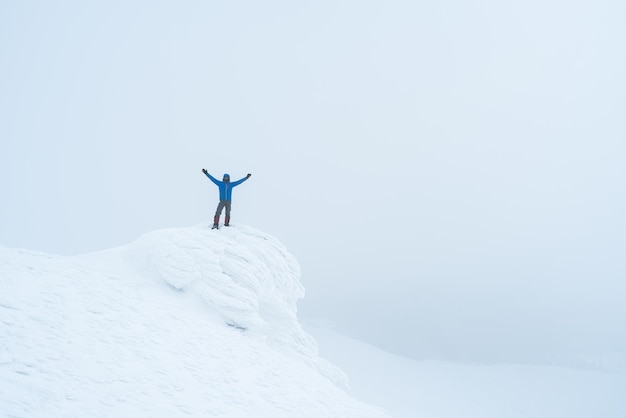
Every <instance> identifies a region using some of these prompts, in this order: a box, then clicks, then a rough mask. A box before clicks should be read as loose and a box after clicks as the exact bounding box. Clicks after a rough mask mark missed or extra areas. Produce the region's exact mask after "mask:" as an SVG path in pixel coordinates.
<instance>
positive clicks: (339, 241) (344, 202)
mask: <svg viewBox="0 0 626 418" xmlns="http://www.w3.org/2000/svg"><path fill="white" fill-rule="evenodd" d="M431 3H432V2H413V1H388V2H376V1H365V2H363V1H355V0H348V1H326V0H324V1H316V2H308V1H304V2H288V1H269V2H253V1H238V2H226V1H206V2H203V1H184V2H167V1H161V2H152V1H150V2H148V1H135V2H80V1H60V2H54V3H46V2H37V1H23V2H2V3H0V141H1V148H0V203H1V204H0V245H4V246H8V247H24V248H28V249H33V250H41V251H46V252H51V253H55V254H66V255H72V254H80V253H85V252H89V251H95V250H101V249H106V248H109V247H113V246H118V245H122V244H125V243H127V242H129V241H131V240H133V239H135V238H137V237H138V236H139V235H140V234H142V233H145V232H147V231H151V230H154V229H158V228H165V227H180V226H188V225H194V224H197V223H200V222H210V220H211V219H212V216H213V213H214V210H215V207H216V205H217V201H218V193H217V188H216V187H215V186H214V185H213V184H212V183H211V182H210V181H209V180H208V179H207V178H206V177H205V176H204V175H203V174H202V173H201V169H202V168H206V169H207V170H208V171H209V172H210V173H211V174H213V175H214V176H221V175H222V174H223V173H226V172H228V173H230V175H231V178H232V179H233V180H237V179H239V178H241V177H243V176H245V175H246V174H247V173H252V178H251V179H250V180H249V181H247V182H246V183H244V184H242V185H241V186H239V187H237V188H236V189H235V190H234V193H233V213H232V223H233V224H234V225H237V224H238V223H241V224H248V225H251V226H254V227H256V228H259V229H261V230H264V231H266V232H268V233H271V234H273V235H275V236H277V237H278V238H279V239H280V240H281V241H282V242H283V243H284V244H285V245H286V246H287V248H289V250H290V251H291V252H292V253H293V254H294V255H295V256H296V257H297V258H298V260H299V261H300V264H301V267H302V282H303V284H304V286H305V287H306V289H307V296H306V298H305V299H304V300H303V301H301V302H300V304H299V310H300V317H301V318H302V319H303V320H308V321H323V322H326V323H332V324H334V327H335V328H336V329H337V330H339V331H341V332H343V333H345V334H347V335H349V336H352V337H356V338H359V339H361V340H364V341H367V342H370V343H372V344H374V345H377V346H379V347H381V348H383V349H386V350H389V351H392V352H394V353H399V354H402V355H406V356H409V357H412V358H416V359H443V360H454V361H472V362H551V361H554V360H555V359H556V358H564V357H567V356H574V357H576V356H579V357H580V355H586V354H589V355H600V354H601V355H605V354H607V355H615V354H616V353H617V355H618V356H620V355H621V356H622V357H621V358H626V333H625V332H624V331H625V330H624V323H625V320H626V308H625V307H624V302H623V301H624V300H625V299H626V284H625V283H624V279H625V278H626V262H625V261H624V258H625V257H624V255H625V254H626V238H625V237H626V221H625V217H624V213H625V211H626V198H625V192H626V180H625V179H626V170H625V168H624V165H625V164H624V161H626V159H625V157H626V142H625V140H626V124H625V122H624V115H625V114H626V82H625V81H624V79H625V77H624V74H626V54H624V53H623V50H624V41H625V40H626V29H625V27H624V25H623V22H624V19H625V18H626V4H624V3H623V2H618V1H584V0H582V1H575V2H571V1H570V2H566V1H556V0H550V1H538V0H531V1H529V2H524V3H523V4H520V3H518V2H502V1H481V2H463V1H459V0H445V1H442V2H437V3H436V4H431ZM213 232H214V231H213ZM207 233H210V232H207ZM217 233H219V232H217ZM0 262H1V260H0ZM624 361H625V362H626V360H624Z"/></svg>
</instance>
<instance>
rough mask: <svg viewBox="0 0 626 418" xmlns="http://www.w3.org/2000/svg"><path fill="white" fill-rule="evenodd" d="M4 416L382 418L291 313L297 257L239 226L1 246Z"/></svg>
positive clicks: (0, 394) (0, 411)
mask: <svg viewBox="0 0 626 418" xmlns="http://www.w3.org/2000/svg"><path fill="white" fill-rule="evenodd" d="M0 289H2V291H1V292H0V416H8V417H32V416H59V417H60V416H90V417H138V416H155V417H161V416H162V417H176V416H223V417H383V416H386V415H385V414H384V413H383V412H381V411H380V410H378V409H376V408H373V407H370V406H367V405H365V404H363V403H361V402H359V401H357V400H355V399H354V398H352V397H350V396H349V395H348V394H347V393H346V392H345V391H344V388H345V387H346V377H345V375H344V374H343V372H341V371H340V370H339V369H337V368H336V367H334V366H332V365H331V364H330V363H328V362H327V361H325V360H323V359H322V358H320V357H319V356H318V351H317V346H316V343H315V341H314V340H313V338H312V337H310V336H309V335H308V334H307V333H305V332H304V331H303V330H302V327H301V326H300V324H299V323H298V321H297V317H296V301H297V300H298V298H301V297H302V296H303V294H304V290H303V288H302V286H301V284H300V282H299V267H298V263H297V262H296V260H295V259H294V258H293V257H292V256H291V255H290V254H289V253H288V252H287V251H286V249H285V248H284V247H283V246H282V245H281V244H280V243H279V242H278V241H277V240H276V239H275V238H273V237H271V236H269V235H266V234H264V233H262V232H260V231H257V230H254V229H252V228H249V227H245V226H237V227H231V228H230V229H227V228H224V229H221V230H219V231H211V230H209V229H208V228H207V225H200V226H197V227H192V228H183V229H169V230H160V231H155V232H153V233H150V234H147V235H145V236H143V237H141V238H140V239H138V240H137V241H135V242H133V243H131V244H129V245H127V246H124V247H120V248H117V249H113V250H109V251H104V252H100V253H93V254H88V255H84V256H79V257H60V256H52V255H47V254H42V253H36V252H31V251H25V250H17V249H8V248H1V247H0Z"/></svg>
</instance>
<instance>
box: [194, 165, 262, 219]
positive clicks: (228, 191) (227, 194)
mask: <svg viewBox="0 0 626 418" xmlns="http://www.w3.org/2000/svg"><path fill="white" fill-rule="evenodd" d="M202 172H203V173H204V174H205V175H206V176H207V177H208V178H209V179H210V180H211V181H212V182H213V183H215V184H216V185H217V187H219V189H220V203H218V204H217V210H216V211H215V217H213V228H211V229H215V228H218V227H219V223H220V216H221V215H222V209H224V208H226V219H225V220H224V226H230V202H231V199H232V192H233V187H235V186H239V185H240V184H241V183H243V182H244V181H246V180H248V179H249V178H250V176H251V175H252V174H248V175H247V176H245V177H244V178H242V179H241V180H237V181H235V182H233V183H231V182H230V175H229V174H224V176H223V178H222V181H219V180H218V179H216V178H215V177H213V176H212V175H210V174H209V173H208V172H207V171H206V170H205V169H204V168H203V169H202Z"/></svg>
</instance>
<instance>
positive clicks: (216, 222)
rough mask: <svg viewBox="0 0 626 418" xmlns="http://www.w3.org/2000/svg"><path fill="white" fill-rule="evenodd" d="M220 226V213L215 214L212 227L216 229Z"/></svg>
mask: <svg viewBox="0 0 626 418" xmlns="http://www.w3.org/2000/svg"><path fill="white" fill-rule="evenodd" d="M219 226H220V215H215V217H214V218H213V228H211V229H215V228H217V227H219Z"/></svg>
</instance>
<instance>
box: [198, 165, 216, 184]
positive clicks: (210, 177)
mask: <svg viewBox="0 0 626 418" xmlns="http://www.w3.org/2000/svg"><path fill="white" fill-rule="evenodd" d="M202 172H203V173H204V175H205V176H207V177H208V178H209V179H210V180H211V181H212V182H213V183H215V184H217V185H218V186H219V185H220V182H219V180H218V179H216V178H215V177H213V176H212V175H210V174H209V172H208V171H206V170H205V169H204V168H203V169H202Z"/></svg>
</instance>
